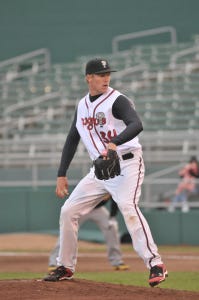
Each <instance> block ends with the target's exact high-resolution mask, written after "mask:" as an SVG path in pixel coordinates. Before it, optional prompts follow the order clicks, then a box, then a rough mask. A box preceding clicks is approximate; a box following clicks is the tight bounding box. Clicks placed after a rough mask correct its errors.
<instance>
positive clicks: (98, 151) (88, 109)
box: [85, 97, 101, 154]
mask: <svg viewBox="0 0 199 300" xmlns="http://www.w3.org/2000/svg"><path fill="white" fill-rule="evenodd" d="M85 104H86V107H87V110H88V111H89V106H88V103H87V101H86V97H85ZM89 135H90V138H91V140H92V143H93V146H94V147H95V149H96V150H97V152H98V153H99V154H101V153H100V151H99V149H98V148H97V146H96V144H95V141H94V139H93V137H92V134H91V131H90V130H89Z"/></svg>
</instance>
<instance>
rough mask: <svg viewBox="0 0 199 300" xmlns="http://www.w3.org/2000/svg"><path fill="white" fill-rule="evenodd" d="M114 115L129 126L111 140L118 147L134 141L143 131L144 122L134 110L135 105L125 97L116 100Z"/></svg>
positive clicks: (113, 108) (121, 96)
mask: <svg viewBox="0 0 199 300" xmlns="http://www.w3.org/2000/svg"><path fill="white" fill-rule="evenodd" d="M112 113H113V116H114V117H115V118H116V119H119V120H122V121H123V122H124V123H125V125H126V126H127V127H126V128H125V129H124V130H123V131H122V132H121V133H120V134H119V135H118V136H116V137H113V138H112V139H111V142H112V143H114V144H116V145H117V146H118V145H121V144H124V143H126V142H128V141H130V140H132V139H133V138H135V137H136V136H137V135H138V134H139V133H140V132H141V131H142V130H143V126H142V122H141V120H140V118H139V116H138V114H137V112H136V111H135V109H134V108H133V103H131V102H130V100H129V99H128V98H126V97H125V96H124V95H120V96H119V97H118V98H117V99H116V100H115V102H114V104H113V107H112Z"/></svg>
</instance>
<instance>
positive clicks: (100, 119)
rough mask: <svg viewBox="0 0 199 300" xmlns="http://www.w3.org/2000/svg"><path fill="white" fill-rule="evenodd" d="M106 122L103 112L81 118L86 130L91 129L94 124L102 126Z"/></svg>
mask: <svg viewBox="0 0 199 300" xmlns="http://www.w3.org/2000/svg"><path fill="white" fill-rule="evenodd" d="M105 124H106V117H105V114H104V113H103V112H99V113H97V114H96V117H85V118H82V125H83V126H87V129H88V130H92V129H93V127H94V126H98V125H99V126H100V127H103V125H105Z"/></svg>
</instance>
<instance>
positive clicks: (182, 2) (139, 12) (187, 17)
mask: <svg viewBox="0 0 199 300" xmlns="http://www.w3.org/2000/svg"><path fill="white" fill-rule="evenodd" d="M198 11H199V1H196V0H167V1H165V0H123V1H116V0H101V1H97V0H84V1H79V0H74V1H69V0H56V1H55V0H34V1H32V0H17V1H12V0H7V1H5V0H0V43H1V47H0V60H4V59H8V58H10V57H13V56H16V55H20V54H23V53H26V52H29V51H33V50H36V49H39V48H43V47H45V48H49V49H50V51H51V53H52V60H53V62H65V61H70V60H72V61H73V60H74V59H75V58H76V57H77V56H79V55H85V54H95V53H107V52H108V53H110V52H111V41H112V38H113V37H114V36H116V35H120V34H126V33H131V32H135V31H142V30H146V29H151V28H156V27H161V26H168V25H170V26H174V27H175V28H176V29H177V34H178V38H179V41H188V40H190V37H191V35H192V34H196V33H198V30H199V28H198ZM167 40H168V38H167Z"/></svg>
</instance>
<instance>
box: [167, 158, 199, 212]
mask: <svg viewBox="0 0 199 300" xmlns="http://www.w3.org/2000/svg"><path fill="white" fill-rule="evenodd" d="M178 174H179V176H180V177H181V179H182V180H181V181H180V183H179V184H178V186H177V189H176V191H175V196H174V197H173V199H172V202H171V204H170V206H169V211H170V212H174V211H175V208H176V206H177V204H178V203H181V210H182V212H184V213H186V212H188V211H189V204H188V197H189V195H190V194H195V193H197V183H196V178H198V177H199V163H198V161H197V158H196V157H195V156H192V157H191V158H190V161H189V162H188V163H187V164H186V165H185V166H184V167H183V168H182V169H181V170H180V171H179V173H178Z"/></svg>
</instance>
